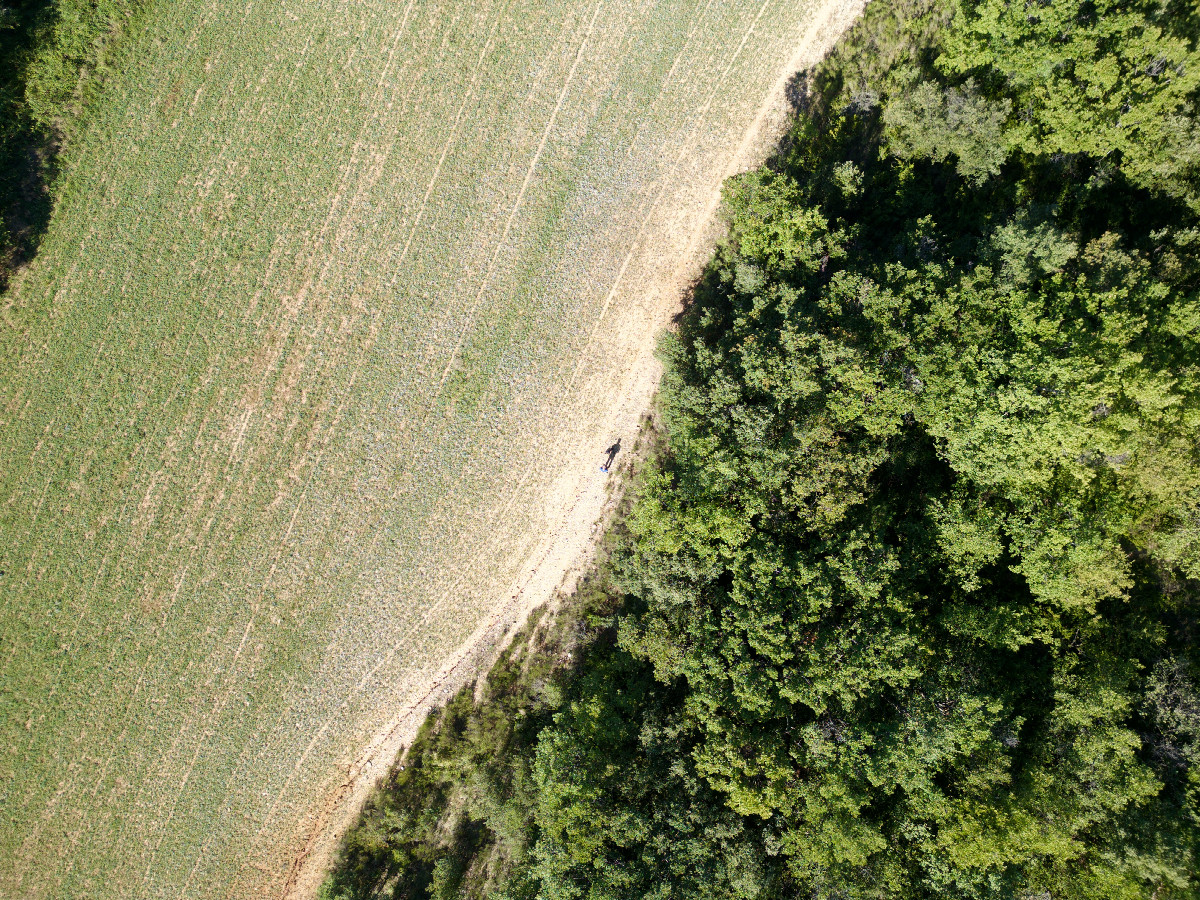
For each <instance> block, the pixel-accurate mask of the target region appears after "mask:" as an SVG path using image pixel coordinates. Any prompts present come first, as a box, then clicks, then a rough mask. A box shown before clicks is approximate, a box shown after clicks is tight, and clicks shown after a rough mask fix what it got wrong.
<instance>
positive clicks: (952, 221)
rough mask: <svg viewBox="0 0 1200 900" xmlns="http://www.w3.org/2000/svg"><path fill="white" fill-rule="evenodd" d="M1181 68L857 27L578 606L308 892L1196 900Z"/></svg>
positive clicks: (1066, 39)
mask: <svg viewBox="0 0 1200 900" xmlns="http://www.w3.org/2000/svg"><path fill="white" fill-rule="evenodd" d="M1198 37H1200V14H1198V11H1197V8H1196V7H1195V5H1194V4H1190V3H1185V2H1173V0H1164V2H1157V0H1154V2H1152V0H1135V2H1115V0H1057V2H1054V3H1046V2H1036V0H1031V2H1015V0H959V2H944V0H875V2H873V3H871V4H870V6H869V7H868V9H867V12H866V14H865V16H864V18H863V19H862V20H861V21H860V22H859V23H858V24H857V25H856V26H855V27H854V29H853V30H852V31H851V32H850V33H849V34H848V36H847V37H846V38H845V39H844V40H843V41H842V43H841V45H840V46H839V48H838V49H837V50H836V51H835V52H834V53H833V54H832V55H831V56H830V57H829V58H828V59H827V60H826V61H825V62H824V63H822V64H821V65H820V66H819V67H817V68H816V69H815V70H813V71H810V72H807V73H804V74H803V75H802V76H800V77H799V78H798V79H797V82H796V84H795V85H794V87H795V90H794V91H793V94H794V97H795V98H796V104H797V114H796V117H795V122H794V126H793V127H792V129H791V131H790V132H789V134H788V135H787V138H786V139H785V141H784V142H783V144H782V145H781V146H780V148H779V150H778V152H777V153H776V154H775V156H774V157H773V158H772V159H771V160H770V161H769V162H768V163H767V164H766V165H765V166H764V167H762V168H761V169H759V170H757V171H753V172H750V173H748V174H746V175H743V176H739V177H737V178H735V179H734V180H732V181H731V182H730V183H728V185H727V189H726V198H725V207H724V209H725V215H726V217H727V221H728V237H727V239H726V240H724V241H723V243H722V244H721V246H720V247H719V249H718V250H717V252H716V254H715V256H714V257H713V259H712V260H711V262H710V264H709V265H708V267H707V268H706V270H705V272H704V274H703V276H702V278H701V279H700V281H699V282H698V283H697V284H696V286H695V289H694V292H693V296H692V298H691V301H690V303H689V306H688V308H687V310H686V312H685V315H684V316H683V319H682V322H681V324H680V327H679V329H678V331H677V332H676V333H674V334H671V335H669V336H668V337H667V338H665V339H664V343H663V347H662V354H663V357H664V359H665V361H666V364H667V373H666V376H665V380H664V383H663V386H662V390H661V394H660V398H659V405H658V409H657V412H656V421H657V425H658V445H657V447H656V448H655V450H654V452H653V453H652V455H651V457H650V459H649V460H648V461H647V463H646V464H645V465H644V466H639V467H638V471H637V472H636V473H634V474H633V476H632V485H631V498H632V499H631V500H630V501H629V503H628V505H627V508H626V509H625V511H624V514H623V516H622V518H621V520H620V522H619V523H618V524H617V525H616V526H615V527H614V528H613V529H612V531H611V533H610V534H609V536H608V539H607V541H606V544H605V548H604V558H603V561H602V562H601V564H600V565H599V567H598V569H597V571H596V572H595V573H593V575H592V576H591V577H590V578H589V579H588V581H587V583H586V584H585V585H584V587H583V588H581V590H580V591H579V593H578V594H577V595H576V596H575V597H573V598H570V599H568V600H566V601H564V603H563V604H562V605H561V607H560V608H559V609H558V610H555V611H552V613H549V614H546V613H543V614H542V615H541V616H540V617H535V619H534V620H533V621H532V622H531V624H530V625H529V626H528V627H527V628H526V630H525V632H523V633H522V635H521V636H520V637H519V638H518V639H517V640H516V641H515V642H514V644H513V645H512V647H511V648H510V649H509V650H508V651H506V653H505V654H504V656H503V657H502V658H501V660H500V661H499V662H498V663H497V665H496V667H495V669H494V670H493V671H492V673H491V674H490V675H489V676H488V678H487V679H486V681H485V682H484V683H483V685H482V686H481V688H480V689H479V690H478V691H477V692H476V691H474V690H472V689H467V690H464V692H463V693H461V694H460V695H459V696H457V697H456V698H455V699H454V700H453V701H452V702H451V703H450V704H448V705H447V706H446V707H445V708H444V709H443V710H441V711H440V712H439V713H437V714H435V715H434V716H433V717H431V719H430V720H429V721H428V722H427V723H426V725H425V727H424V729H423V730H422V732H421V734H420V736H419V737H418V739H417V741H416V742H415V743H414V745H413V746H412V747H411V748H410V750H409V751H408V753H407V755H406V757H405V758H404V759H402V760H401V761H400V763H398V764H397V766H396V767H395V769H394V770H393V771H392V773H391V775H390V776H389V778H388V779H387V780H386V781H385V782H384V783H383V784H382V785H381V786H380V789H379V790H378V792H377V793H376V795H375V796H374V798H373V799H372V801H371V802H370V804H369V806H368V808H367V810H366V811H365V813H364V816H363V818H362V821H361V822H360V824H359V825H358V826H357V827H356V828H355V829H354V830H353V831H351V832H350V834H349V835H348V836H347V838H346V840H345V844H344V846H343V848H342V852H341V856H340V860H339V863H338V867H337V869H336V870H335V871H334V872H333V874H332V875H331V876H330V878H329V879H328V881H327V883H326V884H325V886H324V888H323V896H324V897H325V898H327V900H349V898H368V897H370V898H384V897H394V898H417V897H426V896H428V897H433V898H450V897H460V896H467V897H493V898H507V900H518V898H534V897H539V898H544V900H574V898H580V900H582V898H587V900H609V898H611V900H627V898H635V897H639V898H656V900H668V898H670V900H684V898H711V897H729V898H777V897H778V898H783V897H800V896H803V897H813V898H846V900H859V898H863V900H865V898H884V897H887V898H934V897H936V898H962V900H968V898H970V900H974V898H1029V900H1033V898H1047V900H1049V898H1073V900H1083V898H1096V900H1101V898H1104V900H1118V898H1120V900H1123V898H1150V897H1153V898H1160V900H1165V898H1185V897H1196V896H1198V895H1200V883H1198V880H1197V875H1196V873H1197V872H1200V858H1198V850H1200V821H1198V818H1197V817H1198V815H1200V668H1198V664H1200V657H1198V654H1197V649H1196V638H1197V606H1196V603H1197V598H1198V590H1200V453H1198V450H1200V448H1198V446H1197V434H1198V433H1200V431H1198V429H1200V396H1198V391H1200V293H1198V289H1200V257H1198V254H1197V249H1198V248H1200V218H1198V217H1200V126H1198V124H1197V107H1196V103H1197V97H1198V89H1200V48H1198V47H1197V39H1198ZM476 694H478V697H477V696H476Z"/></svg>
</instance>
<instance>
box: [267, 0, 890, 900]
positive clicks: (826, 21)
mask: <svg viewBox="0 0 1200 900" xmlns="http://www.w3.org/2000/svg"><path fill="white" fill-rule="evenodd" d="M865 3H866V0H827V2H825V3H823V4H821V5H820V6H819V7H818V8H817V9H816V10H815V11H814V12H813V16H812V24H811V26H810V27H809V29H808V31H807V33H806V34H805V35H804V38H803V40H802V41H801V42H800V43H799V44H798V45H797V46H796V48H795V51H794V53H793V55H792V57H791V58H790V59H789V61H788V63H787V65H786V66H785V67H784V68H783V69H782V70H781V71H780V73H779V76H778V79H777V80H776V82H775V84H774V86H773V87H772V89H771V91H770V93H769V95H768V96H767V97H766V99H765V100H764V101H763V103H762V105H761V107H760V108H759V110H758V112H757V114H756V115H755V117H754V119H753V121H752V122H751V124H750V126H749V127H748V128H747V129H746V132H745V134H744V136H743V138H742V141H741V142H740V144H739V145H738V146H737V147H736V148H735V149H734V150H733V152H732V153H730V154H729V157H728V162H727V164H726V166H725V170H724V172H723V176H722V177H723V178H724V177H728V176H731V175H734V174H736V173H738V172H742V171H746V170H747V169H749V168H752V167H754V166H756V165H758V164H759V163H761V162H762V160H763V159H764V158H765V157H766V155H767V153H768V152H769V151H770V148H771V147H772V146H773V145H774V144H775V142H776V141H777V140H778V138H779V137H780V136H781V134H782V132H783V130H784V128H785V127H786V123H787V118H788V115H789V109H788V104H787V100H786V87H787V84H788V82H789V80H790V79H791V78H792V77H793V75H794V74H795V73H797V72H799V71H801V70H803V69H805V68H807V67H808V66H810V65H812V64H813V63H814V62H816V61H817V60H819V59H820V58H821V57H822V56H823V55H824V54H825V53H826V52H827V51H828V49H829V48H830V47H831V46H832V44H833V43H834V42H835V41H836V40H837V38H838V36H839V35H840V34H841V33H842V32H843V31H844V30H845V29H846V28H847V27H848V26H849V25H850V24H851V23H852V22H853V21H854V19H855V18H856V17H857V16H858V15H859V14H860V13H861V11H862V8H863V6H864V5H865ZM719 187H720V186H719V184H718V183H714V184H713V186H712V189H711V190H709V191H708V197H707V202H706V203H704V204H702V205H701V208H700V209H697V208H696V205H695V200H694V198H685V201H686V205H683V204H681V206H680V208H679V209H678V210H677V211H676V213H677V214H676V215H670V214H668V215H666V216H662V215H659V216H656V220H657V221H675V222H677V223H678V225H677V227H676V229H675V230H674V233H671V234H664V235H653V234H647V235H645V239H644V240H643V242H642V244H643V246H646V245H649V246H654V245H655V244H657V243H662V244H664V245H665V246H668V247H670V248H671V251H670V252H669V253H668V254H666V255H664V256H663V257H661V258H660V259H659V261H658V262H659V265H658V266H657V271H659V272H661V277H659V278H657V279H653V280H651V281H650V282H647V283H645V284H644V285H641V286H636V287H635V290H639V291H640V292H641V297H642V299H641V303H640V306H641V309H640V313H641V316H642V318H641V320H640V321H639V323H638V325H637V332H636V337H635V339H634V340H633V341H632V342H630V343H629V344H628V349H627V352H626V353H624V354H622V356H621V357H620V358H619V359H618V360H617V361H616V362H617V363H618V364H619V371H618V372H617V373H616V378H617V381H618V383H619V384H620V385H621V386H622V388H621V390H619V391H618V392H616V393H611V394H610V395H609V396H610V403H609V406H608V411H607V415H606V417H605V421H604V422H603V423H600V424H601V426H602V430H603V431H605V432H606V433H607V434H609V435H611V436H612V439H613V440H615V439H616V438H621V440H622V442H623V446H625V447H631V446H632V445H633V443H634V440H635V439H636V435H637V432H638V429H639V425H640V423H641V421H642V420H643V418H644V416H645V414H646V412H647V411H648V409H649V408H650V404H651V401H652V398H653V395H654V392H655V390H656V388H657V385H658V382H659V378H660V375H661V367H660V365H659V363H658V362H657V360H656V359H655V358H654V349H655V346H656V344H657V341H658V335H659V333H660V332H661V329H662V328H664V327H668V326H669V324H670V321H671V319H672V318H673V316H675V315H676V313H677V312H678V311H679V309H680V305H681V302H682V300H683V297H684V293H685V291H686V290H687V287H688V285H689V284H690V283H691V282H692V281H693V280H694V278H695V277H696V276H697V275H698V273H699V271H700V269H701V267H702V266H703V265H704V262H705V261H706V260H707V258H708V256H709V255H710V253H711V251H712V247H713V245H714V242H715V241H716V240H717V239H718V237H719V236H720V232H721V225H720V222H719V220H718V219H717V216H716V213H717V210H718V207H719V204H720V191H719ZM667 202H670V201H669V200H668V201H667ZM660 213H661V210H660ZM681 248H682V249H681ZM636 249H637V248H633V249H631V250H630V255H631V257H632V255H633V253H634V252H635V250H636ZM627 262H628V261H627ZM622 272H624V269H623V270H622ZM617 288H618V285H614V287H613V291H614V292H615V291H616V290H617ZM616 324H617V323H612V322H609V323H608V325H607V326H606V325H605V320H604V318H603V317H602V318H601V321H600V322H599V323H598V324H597V326H596V328H597V329H599V328H601V326H605V327H608V326H615V325H616ZM647 326H648V327H647ZM592 337H593V338H595V337H596V333H595V331H594V332H593V335H592ZM596 424H597V423H588V426H589V427H587V428H583V429H579V434H578V435H577V437H576V440H577V441H578V442H579V443H580V444H581V446H580V449H579V453H578V454H574V455H576V456H586V455H587V454H588V453H589V452H592V451H593V449H594V448H593V445H592V434H594V433H595V432H594V427H595V425H596ZM562 437H563V439H564V440H567V441H570V440H572V436H571V435H563V436H562ZM598 461H599V460H598ZM598 461H597V465H598ZM620 491H621V480H620V474H619V472H618V473H614V475H613V476H611V477H609V476H607V475H604V474H603V473H600V472H598V471H597V468H596V467H592V468H589V469H585V470H572V471H564V472H563V473H562V474H561V475H560V476H559V477H558V479H557V480H556V481H555V482H554V488H553V490H552V491H550V492H549V494H548V495H547V499H546V518H547V520H548V521H549V522H551V523H552V527H551V528H549V529H547V532H546V535H545V538H544V540H543V541H542V543H541V545H540V546H539V547H538V548H537V549H536V550H535V552H533V553H532V554H531V555H530V556H529V557H528V558H527V559H526V560H525V562H524V564H523V565H522V567H521V570H520V571H521V574H520V575H519V577H518V578H517V579H516V580H515V581H514V582H513V584H512V585H511V589H510V590H509V592H508V593H507V594H506V595H503V596H501V597H500V598H498V599H497V602H496V605H495V608H494V610H493V612H492V614H491V616H490V617H489V618H487V619H486V620H485V621H484V623H483V624H481V625H480V626H479V627H478V628H477V629H476V630H475V632H474V633H473V634H472V635H471V636H470V637H469V638H468V640H466V641H465V642H464V643H463V644H462V645H461V646H459V647H458V649H457V650H456V651H455V652H454V653H453V654H451V655H450V657H449V658H447V659H446V660H445V663H444V664H443V665H442V667H441V669H440V670H438V671H437V673H436V674H434V675H433V676H432V677H430V678H429V679H428V680H427V681H426V682H425V683H424V684H420V685H411V686H410V689H411V693H410V696H417V697H418V699H417V700H416V701H415V702H413V703H410V704H408V705H406V706H404V707H403V708H401V709H398V710H397V711H396V714H395V716H394V717H393V718H392V719H391V721H390V722H388V723H387V726H386V727H385V728H383V729H382V730H380V731H379V732H378V733H377V734H376V735H375V737H374V739H373V740H371V741H370V742H369V743H368V744H367V745H366V746H365V747H363V748H362V749H361V751H360V753H359V754H358V756H357V758H356V759H355V760H354V762H353V763H352V764H351V765H350V766H349V767H348V769H347V772H346V777H345V779H344V781H342V783H341V784H340V785H339V786H338V787H337V788H336V790H334V791H333V792H331V793H329V794H328V795H327V796H326V797H325V798H324V799H323V801H322V802H321V803H320V804H319V806H318V809H317V810H316V812H315V815H314V816H313V817H312V818H311V819H310V820H309V822H308V827H307V831H308V836H307V840H306V842H305V843H304V846H303V849H302V851H301V852H300V853H299V854H298V855H297V857H296V859H295V860H294V862H293V864H292V867H291V871H290V873H289V875H288V877H287V880H286V882H285V883H284V884H282V885H281V889H280V891H279V896H282V897H284V898H287V900H308V898H312V897H314V896H315V895H316V892H317V890H318V888H319V887H320V884H321V881H322V880H323V878H324V876H325V873H326V872H327V870H328V868H329V866H330V864H331V861H332V857H333V854H334V852H335V851H336V848H337V845H338V841H339V840H340V838H341V835H342V834H343V833H344V832H345V831H346V829H347V828H349V827H350V826H351V825H352V824H353V823H354V821H355V820H356V819H357V817H358V815H359V813H360V811H361V809H362V806H363V804H364V803H365V801H366V799H367V797H368V796H369V795H370V792H371V789H372V788H373V786H374V785H375V784H376V782H377V781H378V780H379V779H380V778H381V777H383V776H384V775H385V774H386V773H387V771H388V769H389V767H390V766H391V765H392V763H393V762H394V761H395V760H396V758H397V757H398V756H399V755H400V754H401V753H402V752H403V750H404V748H405V747H406V746H407V745H408V744H409V743H410V742H411V741H412V739H413V737H414V736H415V734H416V732H417V730H418V728H419V727H420V725H421V723H422V722H423V721H424V719H425V716H426V715H427V714H428V712H429V710H430V709H432V708H434V707H435V706H437V705H440V704H441V703H442V702H444V700H445V699H446V698H448V697H449V696H450V695H452V694H453V693H454V692H455V691H457V690H458V689H459V688H460V687H461V686H462V685H463V684H465V683H467V682H469V681H470V680H472V679H473V678H475V677H476V676H477V675H478V674H479V673H480V672H481V671H483V670H485V669H486V668H487V666H488V665H489V664H490V663H491V661H492V660H493V659H494V658H495V654H496V652H497V650H498V648H499V647H500V646H502V643H503V641H504V638H505V636H506V635H508V634H510V633H511V632H512V630H513V629H514V628H517V627H519V626H520V624H521V623H522V622H523V621H524V620H525V618H526V616H527V615H528V614H529V612H530V611H531V610H532V609H534V608H535V607H537V606H539V605H541V604H543V603H545V602H547V601H549V600H551V599H552V598H553V597H554V596H555V594H556V593H558V592H562V593H569V592H570V591H571V590H572V589H573V588H574V585H575V583H576V580H577V579H578V578H579V577H580V575H581V574H582V573H583V572H585V571H586V570H587V568H588V566H589V564H590V562H591V560H592V555H593V550H594V547H595V545H596V541H597V539H598V538H599V537H600V535H601V534H602V533H603V530H604V527H605V524H606V522H607V520H608V518H609V516H610V514H611V512H612V510H613V509H614V508H615V506H616V504H617V501H618V500H619V497H620Z"/></svg>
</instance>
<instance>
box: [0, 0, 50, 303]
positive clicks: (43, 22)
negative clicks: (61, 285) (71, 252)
mask: <svg viewBox="0 0 1200 900" xmlns="http://www.w3.org/2000/svg"><path fill="white" fill-rule="evenodd" d="M56 15H57V12H56V7H55V4H54V3H53V2H52V0H10V2H9V3H6V4H5V5H4V6H3V7H0V291H3V290H4V289H5V288H6V287H7V286H8V281H9V279H10V278H11V276H12V274H13V272H15V271H16V270H17V269H19V268H20V267H21V266H24V265H26V264H28V263H29V262H30V260H32V259H33V258H34V257H35V256H36V255H37V252H38V248H39V247H40V246H41V242H42V238H43V237H44V236H45V234H46V229H47V228H48V227H49V224H50V217H51V215H52V214H53V211H54V197H53V193H52V190H51V185H52V184H53V182H54V179H55V176H56V174H57V168H58V150H59V141H58V139H57V137H56V136H55V135H53V134H51V133H50V132H48V131H47V130H46V129H44V128H42V127H41V126H39V125H38V124H37V123H36V122H35V121H34V120H33V119H32V118H31V116H30V114H29V109H28V108H27V107H26V104H25V81H26V71H27V67H28V64H29V62H30V60H32V59H33V58H34V56H35V55H36V53H37V51H38V48H39V46H40V44H44V43H45V41H46V40H47V36H48V35H49V34H50V33H51V29H52V26H53V24H54V19H55V17H56Z"/></svg>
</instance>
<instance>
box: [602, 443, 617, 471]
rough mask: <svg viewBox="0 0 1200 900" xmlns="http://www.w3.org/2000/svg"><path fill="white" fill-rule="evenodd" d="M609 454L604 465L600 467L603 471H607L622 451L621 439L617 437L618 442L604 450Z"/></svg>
mask: <svg viewBox="0 0 1200 900" xmlns="http://www.w3.org/2000/svg"><path fill="white" fill-rule="evenodd" d="M604 452H605V453H607V454H608V459H606V460H605V461H604V465H602V466H601V467H600V471H601V472H607V471H608V470H609V469H610V468H611V467H612V464H613V460H614V459H616V458H617V454H618V453H620V452H621V439H620V438H617V442H616V443H615V444H613V445H612V446H611V447H609V448H608V449H607V450H605V451H604Z"/></svg>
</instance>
